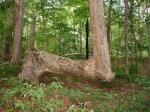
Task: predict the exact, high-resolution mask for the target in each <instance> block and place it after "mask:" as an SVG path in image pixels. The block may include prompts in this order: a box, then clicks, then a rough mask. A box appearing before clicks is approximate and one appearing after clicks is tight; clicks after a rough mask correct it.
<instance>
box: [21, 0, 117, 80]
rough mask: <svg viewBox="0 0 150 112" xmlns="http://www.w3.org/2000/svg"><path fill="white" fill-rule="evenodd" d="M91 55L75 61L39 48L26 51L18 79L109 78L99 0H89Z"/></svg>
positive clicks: (100, 0) (105, 41) (108, 59)
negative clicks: (47, 77)
mask: <svg viewBox="0 0 150 112" xmlns="http://www.w3.org/2000/svg"><path fill="white" fill-rule="evenodd" d="M89 7H90V16H91V25H92V36H93V38H94V56H93V57H92V58H91V59H88V60H83V61H82V60H81V61H75V60H71V59H68V58H64V57H61V56H56V55H53V54H48V53H46V52H42V51H36V50H33V51H26V55H25V59H24V64H23V67H22V71H21V73H20V74H19V77H20V79H21V80H26V81H32V82H40V80H41V78H42V77H43V76H44V75H50V76H54V77H56V76H63V75H64V76H66V77H68V76H70V75H71V76H73V77H82V78H84V79H90V80H100V79H101V80H104V81H107V82H110V81H112V79H113V77H114V74H113V73H112V71H111V65H110V56H109V51H108V41H107V34H106V28H105V21H104V9H103V1H102V0H94V1H93V0H89Z"/></svg>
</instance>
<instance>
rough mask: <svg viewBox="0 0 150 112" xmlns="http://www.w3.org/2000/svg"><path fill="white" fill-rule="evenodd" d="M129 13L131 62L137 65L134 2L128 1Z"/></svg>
mask: <svg viewBox="0 0 150 112" xmlns="http://www.w3.org/2000/svg"><path fill="white" fill-rule="evenodd" d="M130 2H131V5H130V10H129V11H130V12H129V21H130V28H131V34H132V38H133V39H132V41H133V57H132V58H133V62H135V64H136V65H137V58H138V54H137V40H136V35H135V28H134V20H133V19H134V16H133V10H134V0H132V1H130Z"/></svg>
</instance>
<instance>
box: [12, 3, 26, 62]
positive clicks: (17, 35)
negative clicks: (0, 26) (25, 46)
mask: <svg viewBox="0 0 150 112" xmlns="http://www.w3.org/2000/svg"><path fill="white" fill-rule="evenodd" d="M22 22H23V0H15V17H14V25H15V27H14V40H13V51H12V63H13V64H15V63H17V62H18V57H19V52H20V45H21V37H22Z"/></svg>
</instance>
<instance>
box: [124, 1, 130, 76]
mask: <svg viewBox="0 0 150 112" xmlns="http://www.w3.org/2000/svg"><path fill="white" fill-rule="evenodd" d="M124 4H125V72H126V74H127V75H129V57H128V29H129V18H128V10H129V6H128V0H124Z"/></svg>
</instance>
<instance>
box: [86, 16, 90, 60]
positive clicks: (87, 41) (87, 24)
mask: <svg viewBox="0 0 150 112" xmlns="http://www.w3.org/2000/svg"><path fill="white" fill-rule="evenodd" d="M85 29H86V46H85V47H86V59H88V58H89V20H88V19H87V21H86V25H85Z"/></svg>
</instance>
